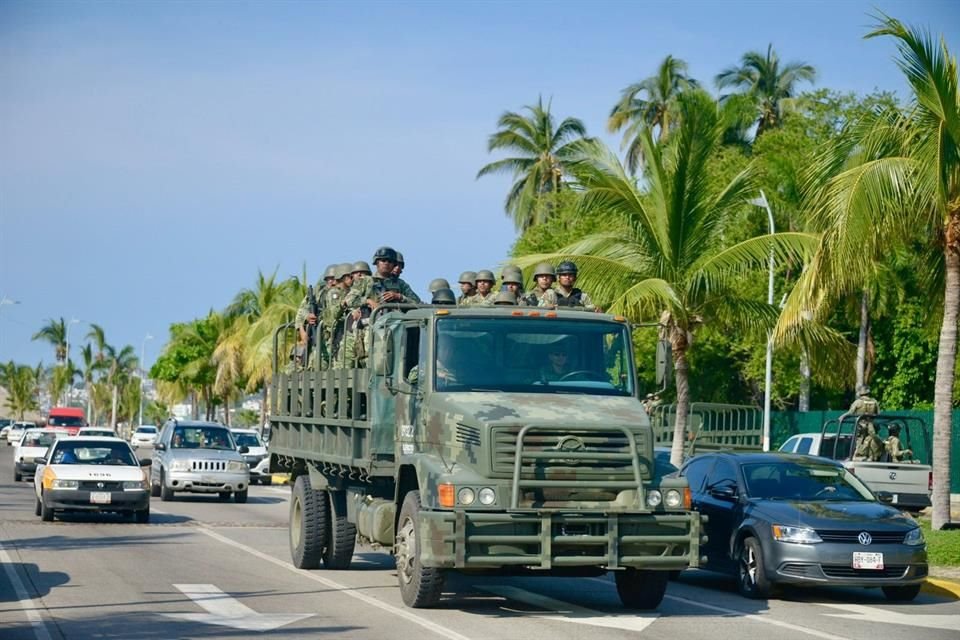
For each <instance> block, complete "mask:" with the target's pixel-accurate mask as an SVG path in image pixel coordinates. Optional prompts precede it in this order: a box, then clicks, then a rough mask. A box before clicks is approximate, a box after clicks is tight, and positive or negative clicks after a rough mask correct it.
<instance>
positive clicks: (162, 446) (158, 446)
mask: <svg viewBox="0 0 960 640" xmlns="http://www.w3.org/2000/svg"><path fill="white" fill-rule="evenodd" d="M153 448H154V449H156V450H157V451H166V450H167V445H165V444H163V443H162V442H158V443H156V444H155V445H153Z"/></svg>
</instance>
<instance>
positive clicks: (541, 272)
mask: <svg viewBox="0 0 960 640" xmlns="http://www.w3.org/2000/svg"><path fill="white" fill-rule="evenodd" d="M533 275H534V277H536V276H553V277H554V278H556V277H557V270H556V269H554V268H553V265H552V264H550V263H549V262H541V263H540V264H538V265H537V268H536V269H534V270H533Z"/></svg>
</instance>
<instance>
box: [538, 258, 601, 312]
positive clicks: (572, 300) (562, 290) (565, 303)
mask: <svg viewBox="0 0 960 640" xmlns="http://www.w3.org/2000/svg"><path fill="white" fill-rule="evenodd" d="M564 275H567V276H573V279H572V280H571V281H570V283H569V286H564V285H562V284H560V285H557V288H556V289H554V292H553V296H552V301H547V300H541V302H540V304H541V305H543V306H547V305H550V304H552V305H553V306H556V307H561V308H572V309H583V310H584V311H596V309H597V308H596V306H594V304H593V301H592V300H590V296H589V294H587V293H586V292H584V291H582V290H580V289H578V288H576V287H575V286H574V285H575V284H576V282H577V265H575V264H573V263H572V262H570V261H569V260H564V261H563V262H561V263H560V264H559V265H558V266H557V277H558V278H559V277H560V276H564ZM545 297H546V296H545Z"/></svg>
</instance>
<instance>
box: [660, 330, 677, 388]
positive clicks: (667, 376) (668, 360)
mask: <svg viewBox="0 0 960 640" xmlns="http://www.w3.org/2000/svg"><path fill="white" fill-rule="evenodd" d="M671 384H673V355H672V349H671V348H670V341H669V340H657V386H659V387H660V388H661V389H666V388H667V387H669V386H670V385H671Z"/></svg>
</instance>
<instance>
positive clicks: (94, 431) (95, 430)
mask: <svg viewBox="0 0 960 640" xmlns="http://www.w3.org/2000/svg"><path fill="white" fill-rule="evenodd" d="M77 435H78V436H100V437H103V438H119V437H120V436H118V435H117V433H116V432H115V431H114V430H113V429H109V428H107V427H83V428H82V429H80V431H78V432H77Z"/></svg>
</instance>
